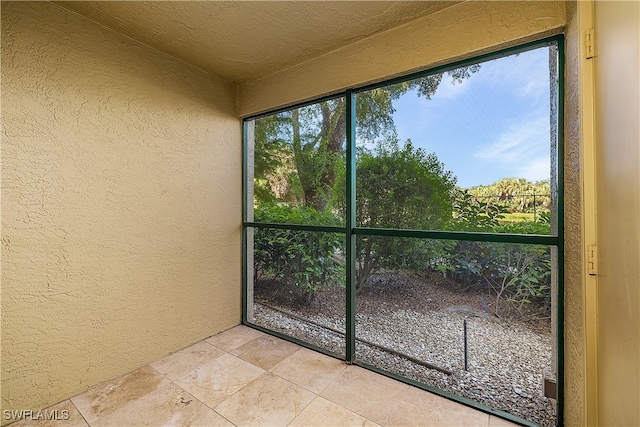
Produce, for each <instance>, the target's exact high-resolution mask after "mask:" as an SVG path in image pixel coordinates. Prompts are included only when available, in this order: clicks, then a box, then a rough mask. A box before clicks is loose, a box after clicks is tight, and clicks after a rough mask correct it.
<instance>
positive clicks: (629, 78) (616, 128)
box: [594, 1, 640, 426]
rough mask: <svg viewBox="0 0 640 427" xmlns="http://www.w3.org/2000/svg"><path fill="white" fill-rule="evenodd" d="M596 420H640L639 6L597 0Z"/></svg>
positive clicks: (626, 422) (612, 422)
mask: <svg viewBox="0 0 640 427" xmlns="http://www.w3.org/2000/svg"><path fill="white" fill-rule="evenodd" d="M594 19H595V40H596V44H595V48H596V49H595V58H594V59H595V88H596V92H595V99H596V155H597V157H596V179H597V194H598V206H597V209H598V218H597V239H598V256H599V260H598V261H599V263H598V264H599V265H598V422H599V424H600V425H603V426H606V425H610V426H614V425H615V426H638V425H640V79H639V78H638V76H639V75H640V3H638V2H599V1H598V2H595V7H594Z"/></svg>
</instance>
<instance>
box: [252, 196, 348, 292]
mask: <svg viewBox="0 0 640 427" xmlns="http://www.w3.org/2000/svg"><path fill="white" fill-rule="evenodd" d="M255 217H256V221H259V222H271V223H273V222H276V223H288V224H314V225H338V224H339V223H340V218H338V217H336V216H335V215H333V214H328V213H324V212H318V211H316V210H314V209H311V208H305V207H291V206H287V205H282V206H278V205H264V206H260V207H258V208H256V210H255ZM343 248H344V235H343V234H338V233H325V232H316V231H298V230H286V229H277V228H256V230H255V234H254V268H255V280H256V281H258V282H259V281H261V280H263V281H269V282H270V283H272V285H273V286H275V288H274V289H273V291H274V292H275V293H281V294H283V293H284V294H288V295H291V296H293V297H295V298H296V299H301V300H303V301H304V302H306V303H310V302H311V301H312V300H313V297H314V295H315V293H316V292H317V291H319V290H321V289H323V288H324V287H326V286H329V285H331V284H339V283H342V280H341V278H342V276H343V274H342V273H343V267H342V266H340V264H339V263H337V262H336V261H335V260H334V259H333V258H332V256H334V255H335V254H336V252H339V251H342V250H343Z"/></svg>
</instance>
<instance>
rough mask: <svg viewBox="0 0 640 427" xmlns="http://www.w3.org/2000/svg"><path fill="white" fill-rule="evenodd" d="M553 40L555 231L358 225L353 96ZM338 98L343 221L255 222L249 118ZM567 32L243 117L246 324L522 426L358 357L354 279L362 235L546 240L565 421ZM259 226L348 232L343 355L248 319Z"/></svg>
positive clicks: (559, 415)
mask: <svg viewBox="0 0 640 427" xmlns="http://www.w3.org/2000/svg"><path fill="white" fill-rule="evenodd" d="M549 45H555V46H556V47H557V59H558V61H557V65H558V66H557V75H556V78H557V93H556V96H557V99H556V100H555V101H556V103H557V111H556V114H555V119H556V123H555V128H556V130H557V143H556V147H555V150H556V151H555V153H554V154H555V158H556V159H557V165H556V178H557V183H556V185H557V206H556V212H557V218H556V230H555V232H554V230H552V233H551V235H532V234H503V233H485V232H466V231H439V230H406V229H393V228H365V227H358V226H357V223H356V123H355V117H356V110H355V96H356V94H357V93H360V92H364V91H367V90H371V89H376V88H380V87H383V86H387V85H391V84H395V83H402V82H405V81H408V80H413V79H416V78H420V77H424V76H428V75H430V74H434V73H438V72H443V71H448V70H451V69H454V68H459V67H464V66H469V65H473V64H475V63H478V62H482V61H488V60H492V59H498V58H501V57H504V56H507V55H513V54H517V53H520V52H525V51H528V50H531V49H535V48H539V47H543V46H549ZM337 97H345V100H346V109H347V115H346V128H347V129H346V130H347V136H346V159H347V161H346V188H345V192H346V201H347V206H346V218H345V226H344V227H342V226H317V225H302V224H281V223H266V222H256V221H254V220H253V218H249V209H248V206H249V203H253V201H249V200H248V199H247V195H248V186H249V182H248V172H249V169H250V168H249V155H250V154H249V153H250V147H249V144H248V140H249V136H248V122H249V121H252V120H255V119H258V118H261V117H266V116H268V115H272V114H275V113H278V112H283V111H287V110H290V109H292V108H299V107H303V106H306V105H310V104H312V103H317V102H322V101H325V100H330V99H335V98H337ZM563 135H564V35H562V34H561V35H557V36H553V37H548V38H544V39H541V40H537V41H533V42H530V43H526V44H522V45H519V46H516V47H512V48H507V49H503V50H499V51H496V52H493V53H488V54H484V55H480V56H475V57H473V58H470V59H467V60H463V61H458V62H453V63H448V64H446V65H443V66H439V67H435V68H429V69H426V70H423V71H419V72H415V73H411V74H407V75H404V76H401V77H398V78H394V79H389V80H385V81H381V82H378V83H375V84H369V85H363V86H358V87H352V88H348V89H346V90H344V91H341V92H336V93H334V94H332V95H330V96H327V97H322V98H317V99H314V100H312V101H310V102H306V103H302V104H297V105H293V106H288V107H286V108H281V109H278V110H274V111H270V112H268V113H264V114H260V115H255V116H249V117H245V118H244V120H243V162H242V170H243V172H242V173H243V184H242V185H243V201H242V298H243V311H242V313H243V314H242V317H243V324H246V325H248V326H251V327H253V328H256V329H259V330H262V331H263V332H266V333H269V334H272V335H275V336H278V337H280V338H283V339H286V340H288V341H292V342H295V343H297V344H300V345H302V346H304V347H307V348H311V349H313V350H316V351H319V352H322V353H325V354H329V355H331V356H333V357H338V358H340V359H343V360H345V361H346V362H347V363H348V364H356V365H359V366H362V367H365V368H367V369H370V370H372V371H374V372H378V373H380V374H383V375H386V376H389V377H391V378H394V379H397V380H400V381H402V382H405V383H408V384H411V385H413V386H416V387H419V388H421V389H423V390H427V391H430V392H433V393H435V394H438V395H440V396H443V397H446V398H449V399H451V400H454V401H457V402H459V403H462V404H464V405H467V406H470V407H473V408H476V409H479V410H481V411H484V412H487V413H490V414H494V415H497V416H499V417H501V418H505V419H508V420H511V421H514V422H517V423H519V424H522V425H535V424H533V423H531V422H530V421H527V420H525V419H522V418H520V417H517V416H515V415H513V414H510V413H507V412H504V411H501V410H497V409H494V408H491V407H489V406H486V405H483V404H480V403H478V402H475V401H473V400H470V399H468V398H464V397H461V396H458V395H455V394H453V393H450V392H447V391H444V390H441V389H438V388H435V387H433V386H430V385H427V384H424V383H420V382H417V381H414V380H411V379H408V378H405V377H402V376H400V375H398V374H394V373H390V372H387V371H382V370H380V369H378V368H376V367H374V366H371V365H367V364H364V363H361V362H358V361H357V360H356V358H355V342H356V336H355V325H356V318H355V315H356V310H355V298H356V295H355V281H356V258H355V254H356V239H357V237H358V236H389V237H410V238H421V239H426V238H428V239H435V240H462V241H474V242H496V243H522V244H532V245H546V246H550V247H551V248H552V250H555V252H556V263H555V270H556V271H555V272H556V274H557V292H556V294H555V295H554V297H555V298H556V305H557V310H556V337H557V341H556V343H555V346H556V355H557V358H556V359H557V365H556V381H557V385H556V414H557V423H558V425H563V408H564V390H563V384H564V308H563V307H564V298H563V295H564V202H563V200H564V173H563V161H564V150H563V147H564V138H563ZM259 228H272V229H286V230H294V231H316V232H331V233H341V234H343V235H344V236H345V243H346V246H345V247H346V260H347V262H346V288H345V292H346V319H345V320H346V335H345V340H346V343H345V345H346V354H345V355H344V356H342V355H338V354H335V353H331V352H329V351H328V350H326V349H324V348H320V347H318V346H315V345H313V344H310V343H307V342H305V341H301V340H298V339H296V338H293V337H291V336H288V335H284V334H281V333H278V332H276V331H272V330H269V329H266V328H263V327H261V326H258V325H255V324H252V323H251V322H249V321H248V318H247V307H248V300H247V299H248V289H247V283H248V279H247V277H248V272H249V271H250V268H252V266H250V265H249V262H248V256H247V255H248V252H247V251H248V249H249V248H248V232H249V230H250V229H259Z"/></svg>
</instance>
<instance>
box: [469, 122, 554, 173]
mask: <svg viewBox="0 0 640 427" xmlns="http://www.w3.org/2000/svg"><path fill="white" fill-rule="evenodd" d="M549 150H550V147H549V118H548V117H545V116H538V117H536V118H533V119H529V120H523V121H520V122H518V123H516V124H514V125H512V126H510V127H508V128H507V129H505V130H504V131H503V132H501V133H500V134H499V135H498V136H497V137H496V138H495V139H494V140H493V142H491V143H490V144H488V145H486V146H484V147H482V148H480V149H479V150H478V151H476V153H475V157H476V158H477V159H480V160H481V161H483V162H485V163H486V167H488V168H491V167H500V168H501V169H503V170H504V171H505V172H506V173H507V174H508V176H515V177H518V178H526V179H528V180H530V181H538V180H541V179H548V178H549V170H550V162H549V157H550V153H549Z"/></svg>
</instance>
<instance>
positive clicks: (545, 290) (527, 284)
mask: <svg viewBox="0 0 640 427" xmlns="http://www.w3.org/2000/svg"><path fill="white" fill-rule="evenodd" d="M454 206H455V211H454V215H453V218H452V220H451V224H450V228H451V229H453V230H459V231H474V232H493V233H511V234H541V235H548V234H549V231H550V225H549V222H548V221H544V220H543V221H538V222H534V221H524V222H519V223H501V222H500V219H501V217H502V214H503V213H505V210H506V209H505V208H504V207H501V206H499V205H492V204H491V203H488V202H484V201H480V200H478V199H476V198H474V197H472V196H471V195H469V193H468V192H466V191H460V192H458V193H457V196H456V198H455V202H454ZM550 259H551V257H550V251H549V248H548V247H544V246H538V245H526V244H515V243H493V242H476V241H457V242H451V243H450V246H449V248H448V254H447V256H446V257H445V258H443V260H444V262H443V263H442V264H441V265H440V266H439V269H440V270H441V271H442V272H443V273H445V274H449V275H451V276H452V277H453V278H454V279H456V280H457V281H458V282H459V283H461V284H462V285H463V286H465V287H466V288H478V289H488V290H489V292H490V293H491V294H492V295H493V296H494V297H495V306H494V312H495V314H496V315H498V316H499V315H500V313H501V312H502V310H503V308H504V306H505V304H507V305H508V306H509V307H510V308H512V309H515V310H516V311H517V312H518V313H522V308H523V306H524V305H525V304H528V303H531V302H534V301H535V302H537V303H538V305H539V306H540V308H541V309H542V310H543V311H547V310H548V309H549V307H550V301H551V295H550V290H551V283H550V278H551V261H550Z"/></svg>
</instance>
